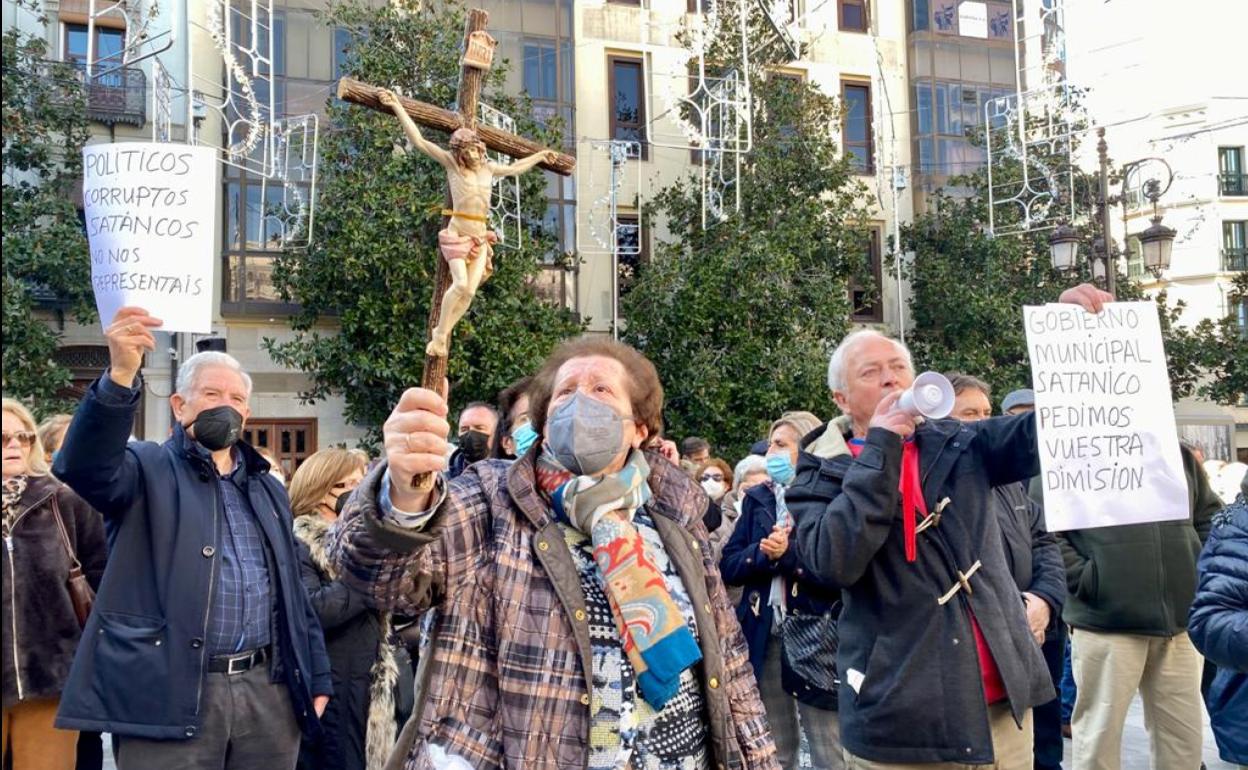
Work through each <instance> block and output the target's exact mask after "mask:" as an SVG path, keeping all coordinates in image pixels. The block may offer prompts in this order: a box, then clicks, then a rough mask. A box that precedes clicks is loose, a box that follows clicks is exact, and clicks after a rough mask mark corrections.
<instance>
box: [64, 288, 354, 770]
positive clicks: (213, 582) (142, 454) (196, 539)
mask: <svg viewBox="0 0 1248 770" xmlns="http://www.w3.org/2000/svg"><path fill="white" fill-rule="evenodd" d="M159 324H160V322H159V321H158V320H157V319H154V318H152V317H151V316H150V315H148V314H147V312H146V311H143V310H140V309H137V308H122V310H120V311H119V312H118V314H117V317H116V319H115V320H114V322H113V323H112V324H111V325H110V326H109V328H108V330H107V331H106V337H107V338H108V343H109V355H110V364H111V367H110V369H109V371H108V372H107V373H105V375H104V376H103V377H101V378H100V379H99V380H97V381H96V382H95V383H94V384H93V385H92V386H91V389H90V390H89V391H88V393H87V395H86V397H85V398H84V399H83V402H82V404H81V406H79V408H78V412H77V414H76V415H75V417H74V420H73V422H72V423H71V424H70V427H69V433H68V437H67V439H66V447H65V449H64V450H63V451H62V453H61V454H60V456H59V457H58V460H57V463H56V468H55V472H56V475H57V476H58V477H60V478H61V479H62V480H63V481H65V482H66V483H67V484H69V486H71V487H72V488H73V489H74V491H76V492H78V494H80V495H81V496H82V497H83V498H84V499H85V500H87V501H88V502H89V503H91V505H93V506H94V507H95V508H96V509H97V510H99V511H100V512H101V513H103V514H104V519H105V527H106V529H107V531H108V538H109V543H110V548H111V550H110V558H109V563H108V567H107V569H106V570H105V573H104V578H103V582H102V584H101V585H100V591H99V593H98V595H97V596H96V602H95V609H94V612H92V614H91V619H90V621H89V622H88V624H87V627H86V629H85V630H84V632H83V641H82V644H80V645H79V647H78V653H77V656H76V658H75V660H74V664H73V667H72V668H71V670H70V674H69V682H68V684H67V685H66V688H65V692H64V695H63V696H62V699H61V705H60V711H59V713H58V716H57V726H58V727H64V728H69V729H78V730H96V731H102V732H109V733H112V734H113V735H114V736H117V737H118V738H119V740H120V743H119V747H118V748H119V750H118V764H119V767H120V768H121V770H133V769H134V768H152V769H153V770H156V769H157V768H159V769H160V770H165V769H166V768H173V767H177V768H230V769H231V770H252V769H253V768H254V769H255V770H279V768H293V767H294V765H295V759H296V756H297V754H298V750H299V735H300V728H301V727H302V729H303V730H304V731H307V732H308V733H310V734H315V732H316V729H317V719H316V716H317V715H318V714H319V713H320V712H321V711H322V710H323V709H324V707H325V704H326V703H327V702H328V696H329V694H330V692H331V683H330V676H329V659H328V658H327V656H326V654H325V643H324V640H323V638H322V636H321V628H320V625H319V623H318V622H317V618H316V614H315V613H314V612H313V611H312V607H311V605H310V604H309V602H308V596H307V594H306V593H305V592H304V590H303V584H302V582H301V581H300V574H299V564H298V562H297V560H296V558H295V545H294V537H293V535H292V534H291V514H290V507H289V502H288V500H287V498H286V492H285V490H284V489H282V487H281V485H280V484H279V483H278V481H277V480H276V479H274V478H273V477H272V476H271V475H269V473H268V470H269V465H268V463H267V462H265V461H264V460H263V459H262V458H261V457H260V456H259V455H258V454H257V453H256V452H255V451H254V450H253V449H252V448H251V447H249V446H247V445H246V444H244V443H241V442H239V441H238V437H239V435H240V433H241V429H242V423H243V420H245V419H246V417H247V415H248V414H249V409H248V406H247V403H248V398H249V396H250V391H251V387H250V385H251V383H250V379H249V378H248V377H247V375H246V374H245V373H244V372H243V371H242V370H241V368H240V367H239V365H238V362H237V361H235V360H234V359H233V358H231V357H230V356H227V355H225V354H224V353H200V354H199V355H196V356H192V357H191V358H190V359H188V360H187V361H185V362H184V363H183V364H182V368H181V370H180V371H179V375H178V383H177V392H176V393H175V394H174V395H173V396H172V398H171V399H170V402H171V406H172V407H173V411H174V415H175V417H176V418H177V420H178V423H177V425H175V427H174V430H173V435H172V437H171V438H170V439H169V440H168V441H166V442H165V443H164V444H155V443H151V442H137V441H136V442H130V443H129V444H127V442H126V439H127V436H128V435H129V432H130V428H131V426H132V425H133V424H134V412H135V409H136V407H137V406H138V402H139V394H140V392H141V386H142V383H141V381H140V380H139V378H138V370H139V365H140V362H141V361H142V355H143V351H144V349H147V350H151V349H152V348H153V347H154V345H155V340H154V339H153V337H152V334H151V332H150V329H151V328H154V327H157V326H159Z"/></svg>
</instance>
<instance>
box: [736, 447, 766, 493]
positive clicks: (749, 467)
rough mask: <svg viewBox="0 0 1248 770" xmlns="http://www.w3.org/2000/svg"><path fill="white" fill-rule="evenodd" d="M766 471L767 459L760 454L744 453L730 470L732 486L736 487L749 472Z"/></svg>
mask: <svg viewBox="0 0 1248 770" xmlns="http://www.w3.org/2000/svg"><path fill="white" fill-rule="evenodd" d="M760 471H761V472H763V473H766V472H767V459H766V458H765V457H763V456H762V455H746V456H745V459H743V460H742V461H741V462H739V463H737V467H736V468H734V469H733V471H732V487H733V489H736V488H737V487H739V486H741V482H742V481H745V477H746V476H748V475H750V474H751V473H758V472H760Z"/></svg>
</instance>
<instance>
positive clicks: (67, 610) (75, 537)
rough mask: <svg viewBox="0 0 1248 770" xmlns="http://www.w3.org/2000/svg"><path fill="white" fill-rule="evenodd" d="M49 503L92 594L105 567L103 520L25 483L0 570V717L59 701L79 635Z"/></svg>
mask: <svg viewBox="0 0 1248 770" xmlns="http://www.w3.org/2000/svg"><path fill="white" fill-rule="evenodd" d="M53 499H55V500H56V503H57V505H58V507H59V508H60V511H61V519H62V520H63V521H64V522H65V533H66V535H68V536H69V541H70V544H71V545H72V546H73V548H74V551H75V555H76V556H77V558H78V561H79V562H80V563H81V564H82V571H83V572H84V573H85V574H86V576H87V581H88V582H89V583H90V584H91V587H92V588H96V589H98V588H99V586H100V579H101V577H102V576H103V574H104V563H105V562H106V561H107V560H108V547H107V545H106V544H105V542H104V519H103V517H101V516H100V514H98V513H96V512H95V511H94V510H92V509H91V506H89V505H87V503H86V502H84V501H83V499H82V498H81V497H79V496H78V495H76V494H74V492H73V490H71V489H70V488H69V487H67V486H65V485H64V484H62V483H61V482H59V481H57V480H56V479H54V478H53V477H51V476H31V477H29V480H28V481H27V486H26V491H25V492H24V493H23V494H22V497H21V500H20V502H19V504H18V510H17V515H16V517H15V521H14V523H13V530H12V532H7V533H5V535H6V536H5V544H4V549H3V553H2V555H3V564H0V572H2V573H3V575H4V577H3V578H0V581H2V582H0V584H2V585H3V586H4V589H3V596H4V602H3V604H4V612H3V618H4V622H3V624H0V626H2V628H3V633H2V634H0V635H2V636H3V640H2V642H0V646H2V647H3V650H4V654H3V661H4V663H3V673H4V677H3V678H4V708H5V709H9V708H11V707H13V706H16V705H17V704H18V702H19V701H28V700H32V699H36V698H58V697H60V695H61V691H62V690H63V689H64V687H65V681H66V679H68V678H69V666H70V664H71V663H72V662H73V660H74V651H75V650H76V649H77V648H78V640H79V638H80V637H81V635H82V631H81V629H79V627H78V618H77V616H75V615H74V605H73V602H72V601H71V600H70V598H69V589H68V588H66V585H65V584H66V580H68V578H69V568H70V557H69V553H68V552H67V551H66V550H65V544H64V542H63V541H62V540H61V536H60V532H59V531H58V529H57V525H56V517H55V516H54V515H53V512H52V501H53Z"/></svg>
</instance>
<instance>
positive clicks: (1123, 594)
mask: <svg viewBox="0 0 1248 770" xmlns="http://www.w3.org/2000/svg"><path fill="white" fill-rule="evenodd" d="M1182 454H1183V470H1184V472H1185V474H1186V475H1187V494H1188V503H1189V505H1190V510H1191V516H1190V517H1189V518H1188V519H1186V520H1177V521H1164V522H1153V523H1149V524H1130V525H1126V526H1120V527H1096V528H1093V529H1077V530H1071V531H1069V532H1062V533H1059V537H1058V542H1059V543H1060V544H1061V547H1062V558H1063V559H1064V560H1065V562H1066V584H1067V587H1068V588H1069V590H1070V596H1069V597H1068V598H1067V599H1066V606H1065V608H1063V610H1062V619H1063V620H1064V621H1066V623H1067V624H1069V625H1071V626H1074V627H1075V628H1086V629H1091V630H1094V631H1112V632H1117V633H1127V634H1145V635H1148V636H1174V635H1176V634H1180V633H1183V632H1184V631H1186V630H1187V614H1188V610H1189V609H1190V608H1191V605H1192V599H1193V597H1194V596H1195V594H1196V557H1197V556H1199V555H1200V549H1201V546H1202V545H1203V544H1204V542H1205V538H1207V537H1208V536H1209V528H1210V520H1211V518H1212V516H1213V514H1214V513H1216V512H1217V511H1218V509H1220V508H1221V507H1222V501H1221V500H1219V499H1218V496H1217V495H1216V494H1214V492H1213V490H1212V489H1211V488H1210V486H1209V479H1208V478H1207V477H1206V476H1205V471H1204V469H1203V468H1201V467H1200V464H1199V463H1198V462H1197V461H1196V458H1195V456H1193V455H1192V453H1191V452H1189V451H1188V450H1187V449H1186V448H1182Z"/></svg>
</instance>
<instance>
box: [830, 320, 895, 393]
mask: <svg viewBox="0 0 1248 770" xmlns="http://www.w3.org/2000/svg"><path fill="white" fill-rule="evenodd" d="M870 340H888V341H889V342H891V343H893V345H894V346H896V348H897V350H898V351H899V352H900V353H901V354H902V355H903V356H904V357H905V359H906V366H908V367H910V373H911V374H914V359H913V358H912V357H911V355H910V348H908V347H906V345H905V343H903V342H901V341H900V340H895V339H893V338H892V337H889V336H888V335H887V334H881V333H879V332H877V331H876V330H875V329H858V330H857V331H853V332H850V333H849V334H847V335H845V339H843V340H841V344H839V345H837V346H836V350H834V351H832V358H831V359H830V360H829V361H828V390H831V391H834V392H835V391H841V392H844V390H845V359H846V358H848V357H849V352H850V351H851V350H853V349H854V348H855V347H857V346H858V345H860V344H862V343H863V342H868V341H870Z"/></svg>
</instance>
